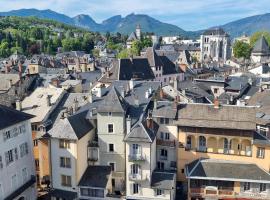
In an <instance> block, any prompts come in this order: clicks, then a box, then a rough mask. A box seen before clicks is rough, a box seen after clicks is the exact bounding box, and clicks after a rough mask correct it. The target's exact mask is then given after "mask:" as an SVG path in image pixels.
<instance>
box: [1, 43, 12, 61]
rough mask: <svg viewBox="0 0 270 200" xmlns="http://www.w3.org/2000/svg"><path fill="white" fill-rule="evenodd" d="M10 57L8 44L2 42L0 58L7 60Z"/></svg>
mask: <svg viewBox="0 0 270 200" xmlns="http://www.w3.org/2000/svg"><path fill="white" fill-rule="evenodd" d="M9 55H10V51H9V48H8V42H2V43H1V44H0V56H1V57H3V58H6V57H8V56H9Z"/></svg>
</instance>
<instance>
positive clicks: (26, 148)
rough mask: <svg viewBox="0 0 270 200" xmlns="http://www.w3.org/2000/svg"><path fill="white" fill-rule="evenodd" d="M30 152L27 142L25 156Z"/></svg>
mask: <svg viewBox="0 0 270 200" xmlns="http://www.w3.org/2000/svg"><path fill="white" fill-rule="evenodd" d="M28 153H29V152H28V144H27V142H26V143H25V154H28Z"/></svg>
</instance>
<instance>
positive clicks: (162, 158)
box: [159, 155, 168, 160]
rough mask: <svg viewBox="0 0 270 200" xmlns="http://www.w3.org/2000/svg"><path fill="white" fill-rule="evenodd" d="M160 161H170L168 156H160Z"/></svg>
mask: <svg viewBox="0 0 270 200" xmlns="http://www.w3.org/2000/svg"><path fill="white" fill-rule="evenodd" d="M159 159H160V160H168V156H161V155H160V156H159Z"/></svg>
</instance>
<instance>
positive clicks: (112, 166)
mask: <svg viewBox="0 0 270 200" xmlns="http://www.w3.org/2000/svg"><path fill="white" fill-rule="evenodd" d="M109 165H110V166H111V169H112V171H113V172H114V171H115V163H109Z"/></svg>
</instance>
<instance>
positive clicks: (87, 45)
mask: <svg viewBox="0 0 270 200" xmlns="http://www.w3.org/2000/svg"><path fill="white" fill-rule="evenodd" d="M92 38H93V37H92V36H91V35H90V34H85V35H84V37H83V41H82V50H84V51H85V52H87V53H90V52H91V51H92V49H94V40H93V39H92Z"/></svg>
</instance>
